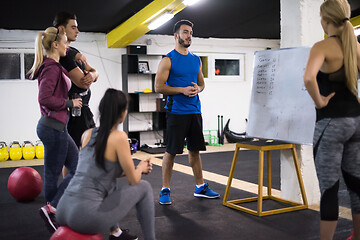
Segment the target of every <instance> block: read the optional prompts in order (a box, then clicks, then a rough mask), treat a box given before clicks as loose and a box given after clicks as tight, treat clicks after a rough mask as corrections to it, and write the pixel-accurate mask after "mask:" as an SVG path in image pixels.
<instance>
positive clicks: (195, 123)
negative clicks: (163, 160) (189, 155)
mask: <svg viewBox="0 0 360 240" xmlns="http://www.w3.org/2000/svg"><path fill="white" fill-rule="evenodd" d="M185 140H186V145H187V149H188V150H190V151H205V150H206V146H205V141H204V135H203V127H202V116H201V114H184V115H178V114H171V113H167V114H166V152H168V153H170V154H173V155H175V154H181V153H183V149H184V143H185Z"/></svg>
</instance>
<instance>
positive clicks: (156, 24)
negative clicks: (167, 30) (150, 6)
mask: <svg viewBox="0 0 360 240" xmlns="http://www.w3.org/2000/svg"><path fill="white" fill-rule="evenodd" d="M173 17H174V14H173V13H172V12H165V13H163V14H162V15H161V16H160V17H157V18H156V19H155V20H154V21H152V22H151V23H150V24H149V25H148V28H149V29H150V30H154V29H156V28H158V27H160V26H161V25H163V24H164V23H166V22H167V21H169V20H170V19H172V18H173Z"/></svg>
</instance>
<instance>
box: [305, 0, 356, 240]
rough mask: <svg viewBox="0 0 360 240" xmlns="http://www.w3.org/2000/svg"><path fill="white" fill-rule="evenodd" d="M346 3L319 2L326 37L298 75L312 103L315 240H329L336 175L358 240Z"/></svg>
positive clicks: (352, 65) (335, 211)
mask: <svg viewBox="0 0 360 240" xmlns="http://www.w3.org/2000/svg"><path fill="white" fill-rule="evenodd" d="M350 14H351V10H350V5H349V3H348V2H347V1H346V0H325V1H324V3H323V4H322V5H321V7H320V15H321V25H322V27H323V29H324V32H325V33H326V34H327V35H328V36H330V37H328V38H326V39H325V40H322V41H319V42H317V43H316V44H315V45H314V46H313V47H312V49H311V51H310V55H309V59H308V63H307V66H306V70H305V74H304V82H305V86H306V88H307V90H308V92H309V94H310V96H311V98H312V99H313V101H314V103H315V108H316V125H315V132H314V142H313V147H314V159H315V166H316V172H317V176H318V179H319V185H320V191H321V201H320V216H321V221H320V239H333V236H334V232H335V229H336V225H337V220H338V215H339V204H338V195H337V194H338V189H339V179H340V174H341V172H342V174H343V177H344V180H345V183H346V185H347V188H348V192H349V194H350V199H351V210H352V217H353V225H354V234H353V239H357V240H360V103H359V98H358V89H357V81H358V77H359V71H358V69H359V68H360V45H359V43H358V42H357V40H356V36H355V34H354V29H353V26H352V24H351V23H350V21H349V18H350Z"/></svg>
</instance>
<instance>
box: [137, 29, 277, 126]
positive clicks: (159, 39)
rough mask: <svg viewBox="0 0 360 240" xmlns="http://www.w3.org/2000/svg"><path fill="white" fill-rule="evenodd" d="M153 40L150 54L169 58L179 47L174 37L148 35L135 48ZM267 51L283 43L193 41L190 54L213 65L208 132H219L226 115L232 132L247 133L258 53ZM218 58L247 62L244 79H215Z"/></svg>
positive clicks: (206, 101)
mask: <svg viewBox="0 0 360 240" xmlns="http://www.w3.org/2000/svg"><path fill="white" fill-rule="evenodd" d="M149 39H150V40H151V42H152V43H151V45H148V46H147V50H148V54H163V55H165V54H166V53H168V52H169V51H171V50H172V49H173V48H174V47H175V40H174V37H173V36H161V35H144V36H142V37H140V38H139V39H137V40H136V41H134V43H133V44H141V45H145V44H146V42H147V40H149ZM267 47H269V48H279V40H265V39H214V38H209V39H203V38H196V37H194V38H193V41H192V45H191V47H190V51H192V52H194V53H196V54H197V55H199V56H208V61H209V77H208V78H206V79H205V90H204V91H203V92H202V93H200V99H201V102H202V112H203V121H204V129H207V130H212V129H217V124H218V123H217V116H218V115H223V116H224V125H225V123H226V121H227V119H229V118H230V119H231V121H230V129H231V130H232V131H235V132H243V131H245V130H246V122H245V118H247V117H248V114H249V105H250V97H251V86H252V75H253V56H254V52H255V51H259V50H264V49H266V48H267ZM216 57H219V58H226V57H229V58H240V59H244V72H243V73H244V75H243V78H242V79H234V78H232V79H231V78H230V79H229V78H228V77H221V76H215V74H214V72H215V66H214V64H213V63H214V62H213V61H214V59H215V58H216ZM151 70H152V71H156V69H151Z"/></svg>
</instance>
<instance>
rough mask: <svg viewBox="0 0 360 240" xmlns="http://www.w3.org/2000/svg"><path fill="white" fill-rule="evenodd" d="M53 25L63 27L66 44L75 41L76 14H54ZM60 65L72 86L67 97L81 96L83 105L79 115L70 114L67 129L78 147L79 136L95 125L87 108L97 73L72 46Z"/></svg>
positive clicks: (76, 29)
mask: <svg viewBox="0 0 360 240" xmlns="http://www.w3.org/2000/svg"><path fill="white" fill-rule="evenodd" d="M53 25H54V26H55V27H57V28H63V29H64V30H65V32H66V35H67V38H68V44H69V45H70V43H71V42H73V41H76V39H77V36H78V34H79V30H78V24H77V21H76V16H75V15H74V14H69V13H66V12H60V13H58V14H57V15H56V16H55V20H54V23H53ZM60 63H61V65H62V66H63V67H64V68H65V69H66V70H67V71H68V72H69V75H70V79H71V81H72V83H73V84H72V86H71V89H70V91H69V98H70V99H73V98H78V97H81V98H82V101H83V107H82V108H81V115H80V116H73V115H70V119H69V123H68V131H69V134H70V136H71V137H72V138H73V139H74V141H75V143H76V145H77V146H78V147H80V146H81V136H82V134H83V132H84V131H85V130H87V129H89V128H93V127H95V123H94V120H93V114H92V112H91V110H90V108H89V100H90V96H91V91H90V86H91V84H92V83H93V82H96V80H97V78H98V76H99V74H98V72H97V71H96V69H94V68H92V67H91V66H90V65H89V64H88V62H87V61H86V58H85V57H84V56H83V55H82V54H81V53H80V52H79V51H78V50H77V49H76V48H74V47H70V46H69V47H68V49H67V54H66V56H65V57H61V58H60Z"/></svg>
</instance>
